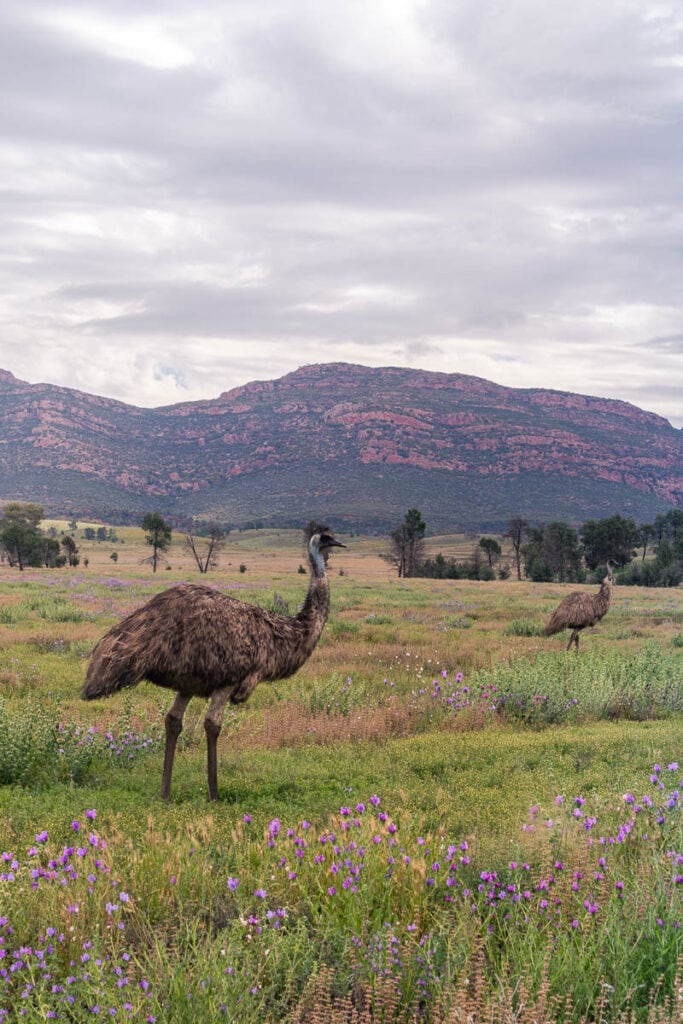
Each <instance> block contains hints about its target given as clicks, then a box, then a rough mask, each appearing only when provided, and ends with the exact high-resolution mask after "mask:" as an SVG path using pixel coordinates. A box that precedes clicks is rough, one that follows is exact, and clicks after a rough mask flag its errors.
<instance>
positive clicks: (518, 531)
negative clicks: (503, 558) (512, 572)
mask: <svg viewBox="0 0 683 1024" xmlns="http://www.w3.org/2000/svg"><path fill="white" fill-rule="evenodd" d="M528 527H529V524H528V523H527V521H526V519H522V517H521V516H513V517H512V519H510V520H509V522H508V528H507V532H506V533H505V536H506V537H509V538H510V541H511V543H512V550H513V551H514V553H515V568H516V569H517V579H518V580H521V578H522V545H523V543H524V538H525V536H526V531H527V529H528Z"/></svg>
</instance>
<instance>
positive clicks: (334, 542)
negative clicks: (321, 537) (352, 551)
mask: <svg viewBox="0 0 683 1024" xmlns="http://www.w3.org/2000/svg"><path fill="white" fill-rule="evenodd" d="M325 547H330V548H345V547H346V544H342V542H341V541H340V540H328V542H327V544H326V545H325Z"/></svg>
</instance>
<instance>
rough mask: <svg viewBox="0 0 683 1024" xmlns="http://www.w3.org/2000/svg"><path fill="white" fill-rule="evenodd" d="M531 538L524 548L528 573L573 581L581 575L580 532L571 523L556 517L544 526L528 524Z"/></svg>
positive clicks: (530, 575)
mask: <svg viewBox="0 0 683 1024" xmlns="http://www.w3.org/2000/svg"><path fill="white" fill-rule="evenodd" d="M527 534H528V537H529V539H528V541H527V543H526V544H525V545H524V546H523V548H522V555H523V556H524V563H525V573H526V575H527V576H528V577H529V579H532V580H535V581H536V582H541V581H544V580H554V579H557V580H559V581H560V582H561V583H565V582H567V581H570V582H573V581H575V580H578V579H580V578H581V576H582V570H581V548H580V546H579V535H578V533H577V532H576V530H575V529H574V528H573V527H571V526H570V525H569V524H568V523H565V522H562V521H561V520H556V521H555V522H552V523H547V524H546V525H544V526H534V527H529V528H528V530H527Z"/></svg>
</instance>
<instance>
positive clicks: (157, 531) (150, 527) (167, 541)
mask: <svg viewBox="0 0 683 1024" xmlns="http://www.w3.org/2000/svg"><path fill="white" fill-rule="evenodd" d="M142 529H143V530H144V531H145V543H146V544H149V546H150V547H151V548H152V554H151V555H150V556H149V558H147V559H145V561H147V562H151V563H152V570H153V571H154V572H156V571H157V565H158V564H159V560H160V558H161V557H162V555H160V554H159V552H162V553H163V552H164V551H168V549H169V547H170V546H171V536H172V534H173V530H172V529H171V527H170V526H169V525H168V523H167V522H166V521H165V520H164V519H163V518H162V516H161V515H159V513H158V512H148V513H147V514H146V516H145V517H144V519H143V520H142Z"/></svg>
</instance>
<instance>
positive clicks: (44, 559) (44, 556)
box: [38, 537, 66, 569]
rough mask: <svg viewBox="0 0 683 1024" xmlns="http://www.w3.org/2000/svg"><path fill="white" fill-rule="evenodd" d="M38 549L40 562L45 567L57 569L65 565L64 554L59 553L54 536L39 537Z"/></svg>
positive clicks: (57, 543) (57, 542)
mask: <svg viewBox="0 0 683 1024" xmlns="http://www.w3.org/2000/svg"><path fill="white" fill-rule="evenodd" d="M38 550H39V551H40V552H41V564H42V565H44V566H45V568H46V569H59V568H61V567H62V566H63V565H66V555H60V553H59V541H58V540H55V538H54V537H40V539H39V542H38Z"/></svg>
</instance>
